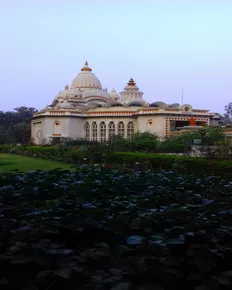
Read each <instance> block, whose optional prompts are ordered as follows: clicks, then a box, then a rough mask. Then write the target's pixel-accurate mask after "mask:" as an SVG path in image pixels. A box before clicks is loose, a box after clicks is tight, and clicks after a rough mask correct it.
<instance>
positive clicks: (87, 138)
mask: <svg viewBox="0 0 232 290" xmlns="http://www.w3.org/2000/svg"><path fill="white" fill-rule="evenodd" d="M85 139H86V140H90V126H89V122H86V123H85Z"/></svg>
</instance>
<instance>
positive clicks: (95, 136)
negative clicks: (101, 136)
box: [92, 122, 97, 141]
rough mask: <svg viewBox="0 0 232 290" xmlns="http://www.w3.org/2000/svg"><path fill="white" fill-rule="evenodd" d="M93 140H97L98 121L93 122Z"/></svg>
mask: <svg viewBox="0 0 232 290" xmlns="http://www.w3.org/2000/svg"><path fill="white" fill-rule="evenodd" d="M92 140H93V141H97V123H96V122H93V123H92Z"/></svg>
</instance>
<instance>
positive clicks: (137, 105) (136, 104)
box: [128, 100, 146, 107]
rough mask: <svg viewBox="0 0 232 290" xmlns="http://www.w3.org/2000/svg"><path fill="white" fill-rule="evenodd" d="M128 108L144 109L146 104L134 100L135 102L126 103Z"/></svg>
mask: <svg viewBox="0 0 232 290" xmlns="http://www.w3.org/2000/svg"><path fill="white" fill-rule="evenodd" d="M128 106H129V107H144V106H146V103H145V102H144V101H139V100H136V101H132V102H130V103H128Z"/></svg>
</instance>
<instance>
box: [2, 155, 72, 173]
mask: <svg viewBox="0 0 232 290" xmlns="http://www.w3.org/2000/svg"><path fill="white" fill-rule="evenodd" d="M4 163H6V165H4ZM70 166H71V165H70V164H64V163H61V162H56V161H51V160H44V159H39V158H32V157H25V156H20V155H13V154H0V172H7V171H10V170H14V169H19V170H20V171H30V170H36V169H39V170H50V169H55V168H58V167H59V168H62V169H69V168H70Z"/></svg>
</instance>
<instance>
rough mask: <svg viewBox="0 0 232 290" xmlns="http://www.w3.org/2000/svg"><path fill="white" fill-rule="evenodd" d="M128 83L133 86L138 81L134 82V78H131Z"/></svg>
mask: <svg viewBox="0 0 232 290" xmlns="http://www.w3.org/2000/svg"><path fill="white" fill-rule="evenodd" d="M127 84H128V86H133V87H134V86H135V85H136V83H135V82H134V80H133V79H132V78H130V80H129V82H128V83H127Z"/></svg>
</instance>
